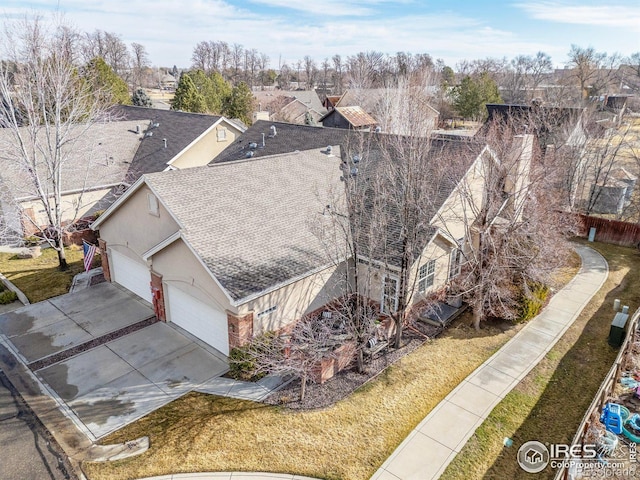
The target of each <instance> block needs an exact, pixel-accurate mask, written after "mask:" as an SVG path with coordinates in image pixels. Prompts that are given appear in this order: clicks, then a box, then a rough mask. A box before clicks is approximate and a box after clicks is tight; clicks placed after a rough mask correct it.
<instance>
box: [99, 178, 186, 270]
mask: <svg viewBox="0 0 640 480" xmlns="http://www.w3.org/2000/svg"><path fill="white" fill-rule="evenodd" d="M151 193H152V192H151V190H150V189H149V188H148V187H147V186H146V185H142V186H141V187H140V188H139V189H138V191H136V192H135V193H134V194H133V195H131V197H129V198H128V200H127V201H126V202H124V203H123V204H122V205H120V207H119V208H118V209H117V210H116V211H115V212H112V214H111V216H110V217H109V218H107V219H106V220H105V221H104V223H102V224H101V225H100V229H99V230H100V237H101V238H102V239H104V241H105V242H107V245H108V246H109V247H110V248H113V249H115V250H117V251H119V252H121V253H123V254H125V255H127V256H129V257H131V258H133V259H135V260H137V261H140V262H141V261H142V259H141V256H142V254H143V253H145V252H146V251H147V250H149V249H150V248H151V247H154V246H155V245H157V244H158V243H160V242H161V241H162V240H164V239H166V238H168V237H169V236H170V235H171V234H173V233H175V232H177V231H178V224H177V223H176V222H175V221H174V220H173V218H172V217H171V215H170V214H169V212H168V211H167V210H166V209H165V208H164V207H163V206H162V204H161V203H160V202H159V201H158V215H152V214H151V213H149V208H148V199H147V195H148V194H151Z"/></svg>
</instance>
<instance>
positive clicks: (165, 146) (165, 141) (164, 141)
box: [162, 138, 167, 148]
mask: <svg viewBox="0 0 640 480" xmlns="http://www.w3.org/2000/svg"><path fill="white" fill-rule="evenodd" d="M162 143H164V148H167V139H166V138H163V139H162Z"/></svg>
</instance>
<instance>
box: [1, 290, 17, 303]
mask: <svg viewBox="0 0 640 480" xmlns="http://www.w3.org/2000/svg"><path fill="white" fill-rule="evenodd" d="M17 299H18V295H17V294H16V292H12V291H11V290H5V291H4V292H2V293H0V305H6V304H7V303H11V302H15V301H16V300H17Z"/></svg>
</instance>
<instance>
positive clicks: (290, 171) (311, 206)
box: [92, 146, 343, 355]
mask: <svg viewBox="0 0 640 480" xmlns="http://www.w3.org/2000/svg"><path fill="white" fill-rule="evenodd" d="M335 151H337V152H338V154H337V155H333V154H327V153H325V152H323V151H321V150H317V149H316V150H309V151H305V152H298V153H290V154H285V155H276V156H269V157H262V158H258V159H251V160H242V161H237V162H228V163H221V164H214V165H212V166H209V167H201V168H193V169H189V170H181V171H173V172H164V173H157V174H151V175H145V176H143V177H141V178H140V179H139V180H138V182H136V184H135V185H133V186H132V187H131V188H130V189H129V190H128V191H127V192H126V193H125V194H124V195H123V196H122V197H121V198H120V199H118V201H116V202H115V203H114V204H113V205H112V206H111V207H110V208H109V209H108V210H107V211H106V212H105V213H104V214H103V215H102V216H100V217H99V218H98V220H97V221H96V222H94V224H93V226H92V228H93V229H94V230H95V229H99V231H100V245H101V248H102V252H103V256H102V258H103V267H104V270H105V275H106V277H107V278H110V280H111V281H115V282H117V283H119V284H121V285H122V286H124V287H126V288H128V289H129V290H131V291H132V292H134V293H136V294H137V295H139V296H140V297H142V298H144V299H145V300H147V301H149V302H153V303H154V307H155V310H156V314H157V315H158V317H159V318H161V319H163V320H167V321H170V322H173V323H175V324H176V325H178V326H180V327H182V328H184V329H185V330H187V331H189V332H191V333H192V334H193V335H195V336H197V337H198V338H200V339H201V340H202V341H204V342H206V343H208V344H209V345H211V346H213V347H214V348H216V349H217V350H219V351H220V352H222V353H223V354H225V355H227V354H228V353H229V349H230V348H232V347H233V346H236V345H238V344H240V343H243V342H246V341H248V340H249V339H250V338H251V336H252V335H253V334H254V332H255V333H259V332H261V331H264V330H277V329H280V328H282V327H285V326H286V325H287V324H289V323H291V322H293V321H294V320H296V319H298V318H300V317H302V316H303V315H305V314H306V313H308V312H310V311H312V310H314V309H317V308H320V307H321V306H322V305H324V304H325V303H327V302H328V301H329V300H331V299H332V298H334V297H335V295H336V293H335V292H332V291H331V289H332V285H333V284H335V281H334V280H335V277H336V276H338V277H340V276H342V275H343V274H341V273H340V271H339V269H338V267H337V265H336V263H335V262H334V261H332V260H331V259H329V258H327V256H326V245H324V244H323V242H322V241H321V238H319V237H318V236H317V235H315V234H314V232H313V231H312V230H311V229H310V228H309V225H310V223H317V222H322V220H323V218H325V217H324V216H323V209H324V207H325V206H326V202H327V198H329V197H332V198H333V196H334V195H335V193H336V192H339V191H341V190H342V188H343V187H342V184H341V182H340V173H341V171H340V168H339V167H340V164H341V158H340V156H339V147H337V146H336V147H335Z"/></svg>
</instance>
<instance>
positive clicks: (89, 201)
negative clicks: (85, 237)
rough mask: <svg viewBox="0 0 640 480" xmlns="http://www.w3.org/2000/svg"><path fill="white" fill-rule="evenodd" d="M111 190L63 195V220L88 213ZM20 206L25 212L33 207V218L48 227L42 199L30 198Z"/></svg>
mask: <svg viewBox="0 0 640 480" xmlns="http://www.w3.org/2000/svg"><path fill="white" fill-rule="evenodd" d="M109 192H110V189H105V190H95V191H89V192H84V193H82V192H81V193H73V194H68V195H63V196H62V205H61V208H62V221H63V222H71V221H74V220H77V219H78V218H82V217H83V216H85V215H87V213H89V211H90V210H91V209H92V208H93V207H94V206H95V205H96V203H98V202H99V201H100V200H102V199H103V198H104V197H106V196H108V195H109V194H110V193H109ZM20 207H21V208H22V210H23V211H24V212H28V211H29V209H31V210H30V212H32V213H33V216H32V217H31V218H32V220H34V221H35V222H36V224H37V225H38V226H40V227H46V226H47V225H49V219H48V217H47V212H46V210H45V206H44V204H43V203H42V201H40V200H28V201H24V202H20Z"/></svg>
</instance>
